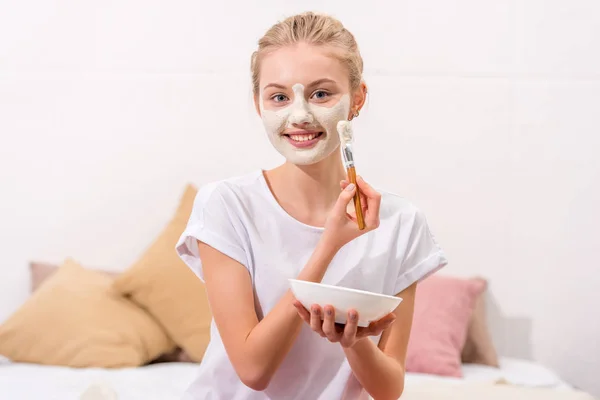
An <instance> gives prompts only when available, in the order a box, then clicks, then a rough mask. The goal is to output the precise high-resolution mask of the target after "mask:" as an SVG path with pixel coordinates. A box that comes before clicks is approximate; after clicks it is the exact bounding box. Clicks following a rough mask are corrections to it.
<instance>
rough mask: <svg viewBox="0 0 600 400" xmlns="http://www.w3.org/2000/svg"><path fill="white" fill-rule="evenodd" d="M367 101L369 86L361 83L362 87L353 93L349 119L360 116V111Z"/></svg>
mask: <svg viewBox="0 0 600 400" xmlns="http://www.w3.org/2000/svg"><path fill="white" fill-rule="evenodd" d="M366 100H367V85H366V84H365V83H364V82H361V83H360V86H359V87H358V88H357V89H356V90H355V91H354V92H353V93H352V103H351V104H352V106H351V107H350V116H349V117H348V119H352V118H353V117H355V116H358V114H359V112H360V110H361V109H362V107H363V106H364V105H365V101H366Z"/></svg>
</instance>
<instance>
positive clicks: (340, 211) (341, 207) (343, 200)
mask: <svg viewBox="0 0 600 400" xmlns="http://www.w3.org/2000/svg"><path fill="white" fill-rule="evenodd" d="M354 193H356V185H353V184H348V185H346V187H345V188H344V190H342V191H341V192H340V195H339V197H338V199H337V202H336V203H335V206H334V207H333V208H334V212H335V213H336V214H337V215H338V216H342V215H343V216H345V215H346V214H347V213H346V209H347V207H348V204H349V203H350V201H351V200H352V198H353V197H354Z"/></svg>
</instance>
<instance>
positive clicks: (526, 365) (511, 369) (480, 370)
mask: <svg viewBox="0 0 600 400" xmlns="http://www.w3.org/2000/svg"><path fill="white" fill-rule="evenodd" d="M499 361H500V368H494V367H488V366H484V365H476V364H463V368H462V371H463V375H464V379H465V380H468V381H470V380H472V381H490V380H499V379H503V380H505V381H506V382H507V383H509V384H512V385H520V386H528V387H553V388H558V387H567V386H568V385H567V384H566V383H565V382H564V381H563V380H562V379H561V378H560V377H559V376H558V374H556V373H555V372H554V371H552V370H550V369H549V368H547V367H545V366H543V365H541V364H540V363H536V362H534V361H528V360H521V359H517V358H510V357H500V359H499Z"/></svg>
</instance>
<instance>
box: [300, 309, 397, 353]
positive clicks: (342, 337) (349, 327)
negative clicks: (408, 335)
mask: <svg viewBox="0 0 600 400" xmlns="http://www.w3.org/2000/svg"><path fill="white" fill-rule="evenodd" d="M294 307H296V309H297V310H298V314H299V315H300V317H301V318H302V319H303V320H304V322H306V323H307V324H309V325H310V327H311V329H312V330H313V331H315V332H316V333H318V334H319V335H321V337H324V338H327V340H329V341H330V342H332V343H338V342H339V343H340V344H341V345H342V347H344V348H349V347H352V346H354V345H355V344H356V342H358V341H359V340H361V339H363V338H366V337H368V336H377V335H379V334H381V333H382V332H383V331H384V330H385V329H387V328H388V327H389V326H390V325H391V324H392V323H393V322H394V321H395V320H396V315H395V314H394V313H389V314H388V315H386V316H384V317H382V318H381V319H379V320H378V321H374V322H371V323H370V324H369V326H367V327H365V328H362V327H359V326H358V325H357V324H358V312H357V311H356V310H349V311H348V316H347V318H346V324H344V325H342V324H336V323H335V309H334V308H333V307H332V306H330V305H327V306H325V307H324V308H323V309H321V307H320V306H319V305H317V304H313V305H312V307H311V310H310V311H308V310H307V309H306V308H304V306H303V305H302V303H300V302H299V301H298V300H296V301H294ZM323 315H324V317H321V316H323Z"/></svg>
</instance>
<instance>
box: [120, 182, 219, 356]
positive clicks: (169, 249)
mask: <svg viewBox="0 0 600 400" xmlns="http://www.w3.org/2000/svg"><path fill="white" fill-rule="evenodd" d="M196 193H197V189H196V188H195V187H193V186H192V185H188V186H187V187H186V188H185V191H184V193H183V196H182V197H181V198H180V202H179V206H178V208H177V211H176V212H175V215H174V216H173V218H172V219H171V221H170V222H169V223H168V224H167V226H166V227H165V228H164V229H163V231H162V232H161V233H160V235H159V236H158V238H157V239H156V240H155V241H154V243H153V244H152V245H151V246H150V248H148V249H147V250H146V252H145V253H144V254H143V255H142V256H141V258H140V259H139V260H138V261H137V262H135V263H134V264H133V265H132V266H131V267H130V268H129V269H128V270H126V271H125V272H123V273H122V274H121V275H119V276H118V277H117V278H116V280H115V282H114V287H115V289H116V290H118V291H119V292H121V293H122V294H123V295H126V296H130V298H131V299H132V300H133V301H134V302H136V303H137V304H139V305H140V306H142V307H144V308H145V309H146V310H148V312H149V313H150V314H152V315H153V316H154V317H155V318H156V320H157V321H158V322H160V323H161V324H162V326H163V327H164V328H165V330H166V331H167V332H168V333H169V336H170V337H171V338H173V340H174V341H175V343H177V345H178V346H179V347H181V348H182V349H183V350H184V351H185V353H186V354H187V355H188V356H189V357H190V358H191V359H192V360H193V361H200V360H201V359H202V357H203V356H204V352H205V350H206V347H207V346H208V342H209V339H210V323H211V320H212V314H211V312H210V308H209V305H208V299H207V296H206V291H205V289H204V284H203V283H202V281H201V280H200V279H199V278H198V277H197V276H196V275H195V274H194V273H193V272H192V271H191V270H190V269H189V267H188V266H187V265H185V263H184V262H183V261H182V260H181V259H180V258H179V256H178V255H177V252H176V251H175V245H176V244H177V240H178V239H179V236H180V235H181V233H182V232H183V231H184V229H185V227H186V225H187V221H188V219H189V217H190V214H191V212H192V207H193V204H194V199H195V197H196Z"/></svg>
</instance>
